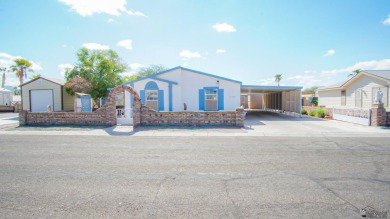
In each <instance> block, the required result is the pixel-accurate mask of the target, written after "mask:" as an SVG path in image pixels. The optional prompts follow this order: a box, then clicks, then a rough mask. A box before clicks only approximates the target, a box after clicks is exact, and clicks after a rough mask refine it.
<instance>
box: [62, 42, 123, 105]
mask: <svg viewBox="0 0 390 219" xmlns="http://www.w3.org/2000/svg"><path fill="white" fill-rule="evenodd" d="M77 59H78V63H76V64H75V65H74V67H73V68H72V69H68V70H67V71H66V72H65V79H66V81H67V82H68V81H70V80H71V79H72V78H73V77H76V76H80V77H82V78H84V79H86V80H87V81H89V82H91V84H92V87H91V91H90V93H89V94H90V95H91V97H92V98H93V99H94V100H95V101H96V103H98V99H99V98H101V97H105V96H106V95H107V93H108V91H107V88H110V87H115V86H116V85H118V84H120V83H121V77H120V74H121V73H123V72H124V71H125V70H126V69H127V66H126V64H124V63H122V62H121V59H120V58H119V55H118V54H117V53H116V52H115V51H113V50H89V49H87V48H81V49H80V50H79V51H78V52H77ZM67 92H69V91H67ZM70 94H71V92H70Z"/></svg>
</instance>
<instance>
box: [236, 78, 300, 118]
mask: <svg viewBox="0 0 390 219" xmlns="http://www.w3.org/2000/svg"><path fill="white" fill-rule="evenodd" d="M301 97H302V87H299V86H261V85H242V86H241V105H242V106H243V107H244V108H245V109H246V110H258V111H261V110H264V111H271V112H278V113H285V114H288V115H291V116H296V115H301V110H302V103H301V101H302V98H301Z"/></svg>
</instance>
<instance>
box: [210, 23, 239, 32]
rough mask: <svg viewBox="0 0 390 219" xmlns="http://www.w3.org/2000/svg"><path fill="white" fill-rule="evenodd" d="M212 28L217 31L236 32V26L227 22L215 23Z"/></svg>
mask: <svg viewBox="0 0 390 219" xmlns="http://www.w3.org/2000/svg"><path fill="white" fill-rule="evenodd" d="M213 28H214V29H215V30H217V31H218V32H236V31H237V30H236V28H234V27H233V26H232V25H230V24H227V23H221V24H220V23H216V24H215V25H214V26H213Z"/></svg>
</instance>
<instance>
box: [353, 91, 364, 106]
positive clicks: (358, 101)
mask: <svg viewBox="0 0 390 219" xmlns="http://www.w3.org/2000/svg"><path fill="white" fill-rule="evenodd" d="M362 97H363V93H362V89H361V88H359V89H356V90H355V107H362V102H363V101H362V99H363V98H362Z"/></svg>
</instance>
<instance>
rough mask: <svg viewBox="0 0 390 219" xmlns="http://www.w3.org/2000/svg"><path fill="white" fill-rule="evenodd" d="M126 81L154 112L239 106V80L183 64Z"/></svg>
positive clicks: (226, 108)
mask: <svg viewBox="0 0 390 219" xmlns="http://www.w3.org/2000/svg"><path fill="white" fill-rule="evenodd" d="M125 84H128V85H130V86H132V87H133V88H134V89H135V90H136V91H137V92H138V93H139V94H140V98H141V101H142V103H143V104H145V105H147V106H149V107H151V108H153V109H155V110H157V111H183V110H188V111H199V110H201V111H220V110H235V109H236V108H237V107H239V106H240V89H241V82H240V81H236V80H232V79H228V78H224V77H220V76H216V75H212V74H208V73H204V72H200V71H195V70H192V69H188V68H183V67H176V68H172V69H169V70H167V71H163V72H160V73H157V74H154V75H152V76H150V77H144V78H140V79H138V80H135V81H131V82H128V83H125Z"/></svg>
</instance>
